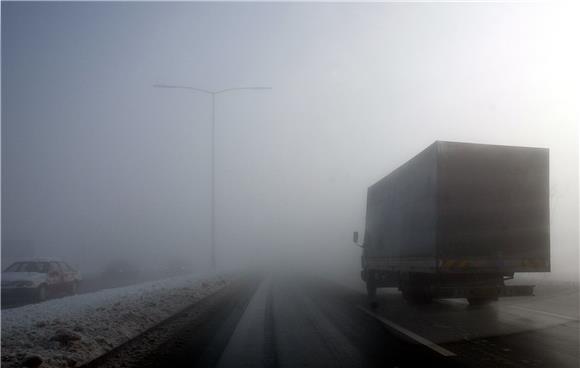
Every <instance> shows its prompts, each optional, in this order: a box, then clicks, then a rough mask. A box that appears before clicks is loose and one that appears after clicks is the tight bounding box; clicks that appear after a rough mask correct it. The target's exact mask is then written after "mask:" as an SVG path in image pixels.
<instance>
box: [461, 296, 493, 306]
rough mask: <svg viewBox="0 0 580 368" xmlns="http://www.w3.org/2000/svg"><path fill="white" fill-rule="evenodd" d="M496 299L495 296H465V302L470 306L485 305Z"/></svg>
mask: <svg viewBox="0 0 580 368" xmlns="http://www.w3.org/2000/svg"><path fill="white" fill-rule="evenodd" d="M496 300H497V298H467V302H468V303H469V305H472V306H479V305H487V304H489V303H491V302H495V301H496Z"/></svg>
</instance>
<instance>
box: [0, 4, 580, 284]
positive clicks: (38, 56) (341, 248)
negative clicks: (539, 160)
mask: <svg viewBox="0 0 580 368" xmlns="http://www.w3.org/2000/svg"><path fill="white" fill-rule="evenodd" d="M573 22H574V19H573V16H572V15H571V14H570V13H568V12H567V11H566V10H565V9H559V8H555V7H553V6H550V5H547V4H544V5H538V4H535V5H533V4H458V3H445V4H428V3H427V4H425V3H421V4H399V3H397V4H332V3H327V4H325V3H320V4H308V3H302V4H262V3H238V4H233V3H213V4H208V3H169V4H162V3H7V2H3V3H2V95H3V100H2V104H3V115H2V128H3V131H2V136H3V141H2V146H3V161H2V165H3V182H2V184H3V198H2V199H3V226H2V230H3V246H4V247H5V249H6V247H7V246H8V245H9V244H21V243H32V244H34V245H35V247H36V250H37V253H41V254H39V255H59V256H63V257H65V258H70V259H71V260H72V261H74V262H77V263H80V264H85V265H87V264H89V263H94V264H100V263H101V262H105V261H106V260H107V259H109V258H115V257H122V256H127V255H128V254H139V259H140V260H142V261H146V262H150V261H151V260H156V261H158V262H165V261H166V259H167V258H168V257H169V256H168V255H171V256H172V257H173V256H175V257H185V256H187V257H189V256H191V257H192V258H195V259H196V262H197V263H198V264H199V265H200V266H203V265H205V264H207V262H208V255H209V252H208V250H207V249H208V234H209V233H208V229H209V216H208V214H209V199H208V198H209V197H208V194H209V173H210V168H209V158H210V156H209V154H210V125H209V124H210V113H211V105H210V103H211V101H210V99H209V97H208V96H205V95H203V94H195V93H187V92H185V91H172V90H159V89H154V88H152V87H151V85H152V84H154V83H158V82H160V83H174V84H186V85H192V86H197V87H200V88H207V89H221V88H227V87H236V86H245V85H268V86H272V87H273V88H274V89H273V90H272V91H247V92H239V93H232V94H228V95H223V96H219V98H218V100H217V116H216V119H217V157H216V159H217V168H216V175H217V176H216V179H217V186H216V194H217V219H218V223H217V227H218V237H217V242H218V245H219V249H218V259H219V260H220V263H221V265H222V266H233V265H235V264H236V263H239V262H241V261H245V260H248V259H251V258H253V257H255V256H256V255H263V254H265V253H268V252H273V253H276V252H279V251H282V252H283V254H284V255H285V256H287V257H290V258H292V257H298V258H300V259H303V258H304V259H310V260H313V261H320V260H325V261H326V262H328V263H332V264H335V265H339V266H342V265H344V267H352V268H353V269H356V267H357V265H358V256H359V250H358V249H356V248H354V247H353V246H352V245H351V244H350V237H351V235H350V234H351V231H352V230H355V229H362V228H363V223H364V218H363V214H364V205H365V204H364V200H365V195H366V188H367V187H368V186H369V185H370V184H372V183H373V182H374V181H376V180H378V179H379V178H380V177H382V176H384V175H385V174H386V173H388V172H389V171H391V170H392V169H394V168H395V167H396V166H397V165H399V164H401V163H403V162H404V161H406V160H407V159H408V158H410V157H411V156H413V155H414V154H416V153H417V152H419V151H420V150H422V149H423V148H424V147H426V146H427V145H429V144H430V143H432V142H433V141H435V140H457V141H468V142H482V143H494V144H508V145H529V146H540V147H548V148H550V153H551V162H550V165H551V169H552V172H551V206H552V253H553V257H554V258H553V267H554V273H560V274H562V275H568V274H570V273H571V272H572V271H575V270H577V267H578V266H577V264H578V262H577V261H578V144H577V142H578V129H577V126H576V124H577V122H578V116H579V114H578V107H577V98H578V87H577V86H578V85H579V83H578V82H579V78H578V71H577V68H576V65H579V64H580V63H579V62H580V60H579V58H578V52H577V46H576V45H575V44H574V43H573V41H574V40H573V36H572V35H573V34H575V33H574V31H576V30H577V27H576V26H573ZM71 249H72V251H71ZM328 255H330V256H328Z"/></svg>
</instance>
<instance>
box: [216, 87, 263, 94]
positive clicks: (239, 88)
mask: <svg viewBox="0 0 580 368" xmlns="http://www.w3.org/2000/svg"><path fill="white" fill-rule="evenodd" d="M264 89H272V87H234V88H226V89H222V90H219V91H216V92H215V94H218V93H225V92H231V91H240V90H264Z"/></svg>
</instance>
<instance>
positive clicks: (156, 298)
mask: <svg viewBox="0 0 580 368" xmlns="http://www.w3.org/2000/svg"><path fill="white" fill-rule="evenodd" d="M228 282H229V279H228V278H227V277H220V276H213V277H206V278H200V277H199V276H193V275H189V276H180V277H174V278H170V279H166V280H160V281H152V282H148V283H144V284H139V285H132V286H127V287H121V288H116V289H107V290H101V291H97V292H95V293H91V294H81V295H74V296H70V297H66V298H61V299H54V300H49V301H46V302H44V303H39V304H32V305H27V306H23V307H20V308H14V309H6V310H3V311H2V338H1V341H2V358H1V359H2V367H6V368H10V367H22V364H23V362H24V361H25V360H26V359H30V358H31V357H34V356H38V357H40V358H41V359H42V361H43V363H42V366H41V367H74V366H78V365H81V364H83V363H86V362H88V361H90V360H92V359H94V358H96V357H98V356H100V355H102V354H104V353H106V352H107V351H110V350H111V349H112V348H114V347H116V346H118V345H120V344H122V343H123V342H125V341H127V340H129V339H130V338H133V337H135V336H137V335H138V334H139V333H141V332H143V331H145V330H146V329H148V328H150V327H152V326H154V325H155V324H157V323H159V322H161V321H163V320H164V319H167V318H168V317H170V316H172V315H174V314H175V313H177V312H179V311H181V310H182V309H184V308H185V307H187V306H189V305H191V304H193V303H195V302H196V301H198V300H200V299H202V298H204V297H206V296H208V295H210V294H212V293H214V292H215V291H217V290H219V289H220V288H222V287H224V286H225V285H227V283H228Z"/></svg>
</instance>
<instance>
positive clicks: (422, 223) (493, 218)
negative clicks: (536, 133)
mask: <svg viewBox="0 0 580 368" xmlns="http://www.w3.org/2000/svg"><path fill="white" fill-rule="evenodd" d="M548 164H549V151H548V149H545V148H530V147H512V146H498V145H485V144H472V143H456V142H442V141H437V142H435V143H434V144H432V145H431V146H429V147H428V148H426V149H425V150H424V151H423V152H421V153H420V154H418V155H417V156H415V157H414V158H412V159H411V160H409V161H408V162H407V163H405V164H404V165H402V166H401V167H399V168H397V169H396V170H394V171H393V172H392V173H390V174H389V175H387V176H386V177H384V178H383V179H381V180H380V181H378V182H377V183H375V184H374V185H372V186H371V187H370V188H369V189H368V195H367V214H366V231H365V240H364V248H365V261H366V262H367V267H368V268H369V269H378V270H390V271H413V272H428V273H433V272H438V273H500V274H505V275H509V274H510V273H513V272H547V271H549V270H550V232H549V225H550V217H549V212H550V211H549V169H548Z"/></svg>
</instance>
